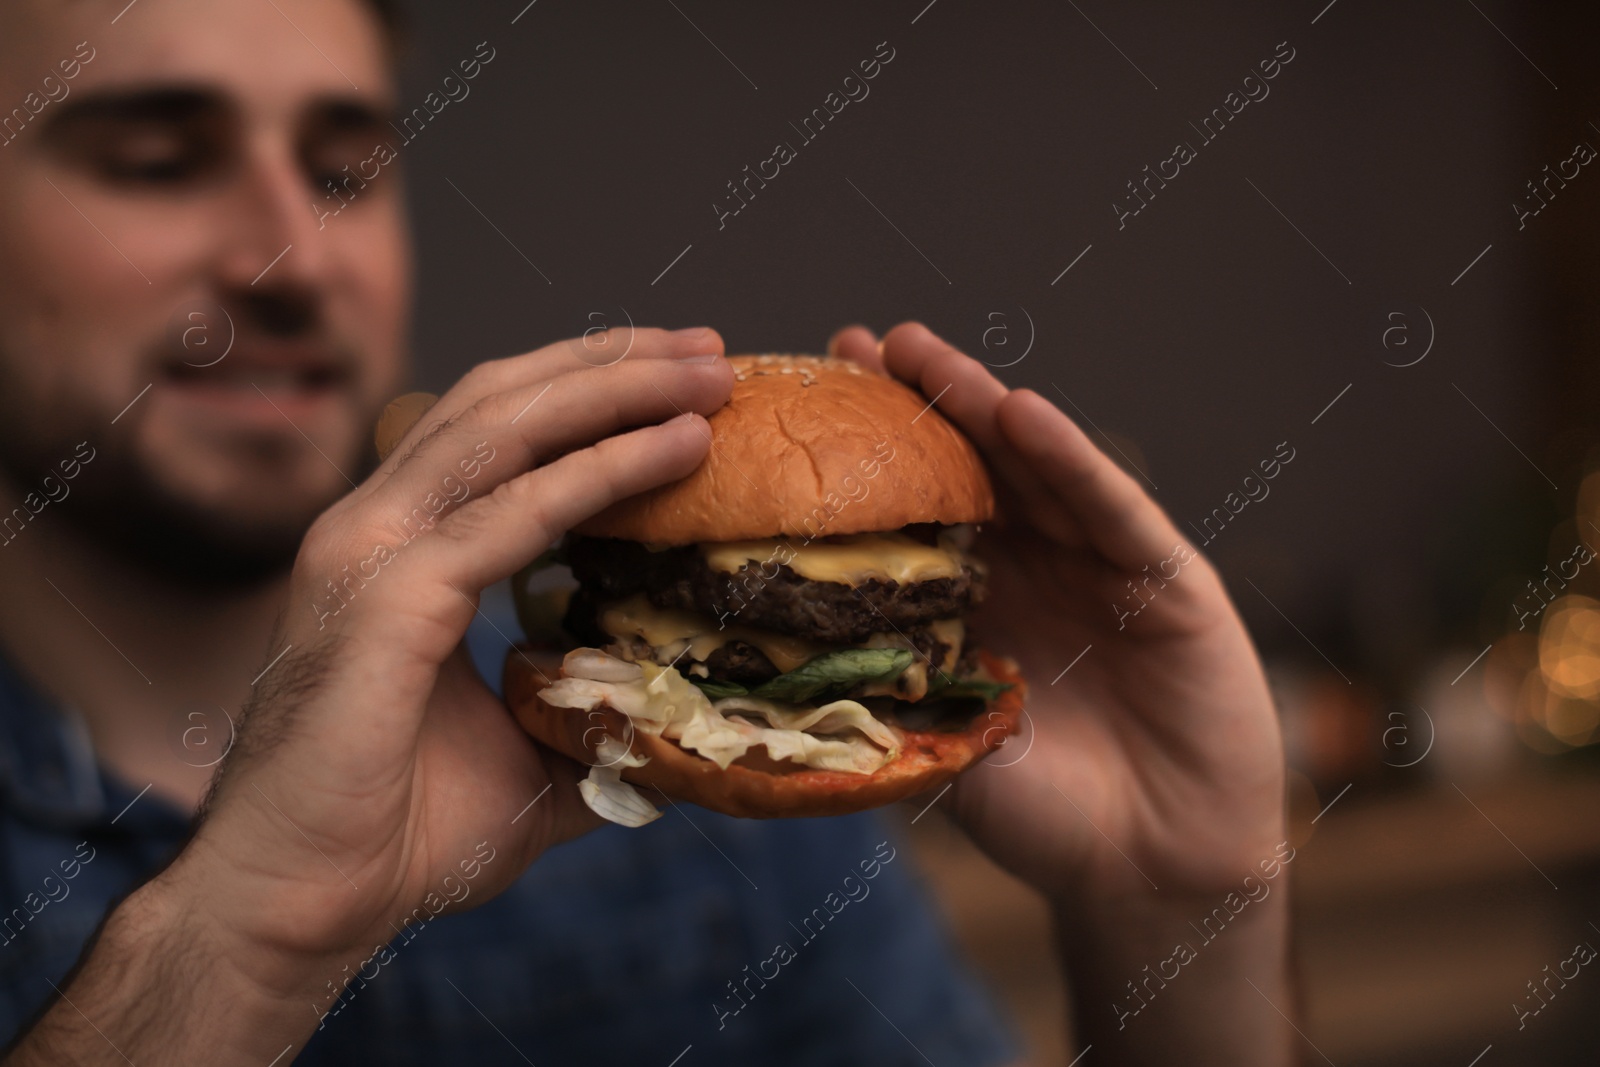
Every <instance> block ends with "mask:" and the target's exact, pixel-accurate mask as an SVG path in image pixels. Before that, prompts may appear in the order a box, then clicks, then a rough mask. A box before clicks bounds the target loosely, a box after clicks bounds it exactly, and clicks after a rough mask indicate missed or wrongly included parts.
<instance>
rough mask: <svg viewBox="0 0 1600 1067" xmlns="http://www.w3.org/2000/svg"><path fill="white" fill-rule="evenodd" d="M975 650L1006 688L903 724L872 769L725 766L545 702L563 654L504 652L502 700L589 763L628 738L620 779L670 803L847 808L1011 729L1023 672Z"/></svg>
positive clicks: (756, 810) (862, 805)
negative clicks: (983, 700) (900, 742)
mask: <svg viewBox="0 0 1600 1067" xmlns="http://www.w3.org/2000/svg"><path fill="white" fill-rule="evenodd" d="M978 655H979V659H980V661H981V662H982V664H983V667H984V669H985V670H986V671H987V672H988V673H989V675H990V677H992V678H994V679H995V680H996V681H1001V682H1010V683H1012V688H1010V689H1008V690H1006V691H1005V692H1004V693H1002V694H1001V695H1000V697H999V698H998V699H997V700H995V701H994V702H993V703H991V704H990V705H989V707H988V708H987V709H986V710H984V711H981V712H979V713H977V714H976V715H974V716H973V718H972V722H971V723H970V724H969V725H968V726H967V728H966V729H965V730H960V731H944V730H905V729H902V730H901V731H900V732H901V733H902V734H903V735H904V738H905V744H904V747H903V748H902V749H901V752H900V755H899V756H898V757H897V758H896V759H895V760H894V761H893V762H891V763H889V764H887V765H885V766H883V767H880V768H879V769H878V770H876V771H874V772H873V773H871V774H852V773H849V772H845V771H824V770H816V769H814V768H811V767H802V766H800V765H799V764H796V763H793V762H791V761H789V760H771V759H768V758H766V754H765V751H764V750H759V749H758V750H757V751H755V752H752V753H748V754H746V755H745V756H743V757H741V759H740V760H739V761H737V762H734V763H732V764H729V766H728V769H727V770H723V769H722V768H721V767H719V766H717V765H716V764H715V763H713V762H712V761H711V760H708V759H706V758H705V757H703V756H699V755H696V754H695V753H693V752H690V751H687V750H686V749H683V748H680V747H679V746H678V745H677V744H675V743H674V742H672V741H669V740H667V739H666V738H664V737H656V736H653V735H651V734H647V733H645V732H643V731H642V730H635V729H633V728H632V725H631V723H630V722H629V720H628V717H627V716H626V715H624V714H623V713H622V712H620V711H617V710H616V709H614V708H612V707H609V706H608V705H605V704H602V705H600V706H598V707H596V708H595V709H594V710H592V711H580V710H577V709H574V708H558V707H555V706H553V705H550V704H547V703H545V702H544V701H543V700H541V699H540V697H539V690H541V689H543V688H545V687H546V686H547V685H549V684H550V683H551V682H553V681H554V680H555V679H556V678H559V677H560V676H561V659H560V656H559V655H557V654H554V653H551V652H548V651H543V652H541V651H539V650H535V649H532V648H529V647H528V646H526V645H521V646H518V647H517V648H515V649H513V650H512V651H511V653H510V654H509V655H508V656H507V657H506V666H505V699H506V703H507V704H508V705H509V706H510V708H511V710H512V713H513V714H514V715H516V717H517V721H518V722H519V723H521V724H522V728H523V729H525V730H527V731H528V733H530V734H532V735H533V737H534V739H535V740H537V741H539V742H541V743H543V744H545V745H548V746H549V747H550V748H553V749H555V750H556V751H557V752H560V753H562V754H563V755H566V756H569V757H571V758H572V759H575V760H577V761H579V762H580V763H583V764H585V765H588V766H593V765H594V764H595V763H597V762H598V760H597V758H596V756H595V747H596V746H597V745H598V744H599V743H600V741H601V739H602V738H603V737H605V736H607V735H609V736H611V737H613V738H615V739H617V740H618V741H622V740H624V739H627V738H631V739H632V740H631V748H632V752H633V755H635V756H638V757H643V758H646V759H648V760H649V762H647V763H645V764H644V765H643V766H642V767H625V768H623V769H622V779H623V781H626V782H631V783H633V784H634V785H637V786H641V787H643V788H644V789H646V790H660V791H661V793H663V794H665V795H666V796H668V797H670V798H672V799H673V800H686V801H689V802H690V803H692V804H698V805H699V806H700V807H702V808H707V809H709V810H711V811H718V812H722V813H723V814H724V815H735V816H739V817H740V818H746V819H783V818H807V817H811V816H818V815H848V814H850V813H851V812H856V811H865V810H866V809H868V808H876V807H882V806H883V805H885V804H892V803H893V802H895V801H897V800H903V799H905V798H906V797H909V796H914V795H916V794H917V793H921V792H923V791H925V790H928V789H933V788H936V787H938V786H941V785H943V784H944V783H945V782H948V781H949V780H950V779H952V778H954V777H955V776H956V775H958V774H960V773H961V772H962V771H964V770H966V769H967V768H968V767H970V766H971V765H972V764H974V763H976V762H977V761H978V760H980V759H982V758H983V757H984V756H986V755H988V754H989V753H990V752H992V751H994V750H995V749H996V748H999V747H1000V746H1001V745H1003V744H1004V743H1005V740H1006V738H1007V737H1009V736H1010V735H1011V734H1013V733H1015V732H1016V730H1017V724H1018V721H1019V719H1020V717H1021V715H1022V705H1023V702H1024V700H1025V699H1026V686H1025V684H1024V683H1023V681H1022V676H1021V675H1020V674H1018V673H1017V668H1016V665H1015V664H1014V663H1012V662H1011V661H1010V660H1008V659H1002V658H1000V657H998V656H991V655H989V654H987V653H985V652H982V651H980V652H979V653H978ZM791 768H792V769H791ZM646 795H647V797H648V798H649V799H651V800H654V799H655V798H654V797H651V796H649V794H648V793H647V794H646Z"/></svg>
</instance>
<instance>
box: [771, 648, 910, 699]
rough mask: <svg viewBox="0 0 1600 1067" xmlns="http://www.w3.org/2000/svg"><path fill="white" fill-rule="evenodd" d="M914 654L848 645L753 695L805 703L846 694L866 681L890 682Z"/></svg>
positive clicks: (804, 665) (812, 660)
mask: <svg viewBox="0 0 1600 1067" xmlns="http://www.w3.org/2000/svg"><path fill="white" fill-rule="evenodd" d="M913 658H914V657H913V655H912V653H911V652H909V651H908V650H906V649H903V648H847V649H842V650H840V651H838V652H824V653H823V654H822V655H820V656H816V657H814V658H812V659H810V660H807V661H806V662H805V663H804V664H803V665H802V666H799V667H796V668H795V669H794V670H792V671H790V672H789V673H787V674H780V675H778V676H777V677H776V678H773V679H770V680H768V681H765V682H762V683H761V684H760V685H758V686H756V687H755V688H754V689H752V690H751V691H750V695H751V696H756V697H761V698H763V699H765V700H781V701H784V702H785V703H789V704H804V703H808V702H811V701H816V700H825V699H827V700H831V699H835V698H837V697H840V696H843V695H844V694H845V693H847V692H849V691H850V690H852V689H854V688H855V687H856V686H858V685H861V684H863V683H866V682H887V681H891V680H893V679H895V678H898V677H899V676H900V673H901V672H902V671H904V670H905V669H906V668H907V667H909V666H911V661H912V659H913Z"/></svg>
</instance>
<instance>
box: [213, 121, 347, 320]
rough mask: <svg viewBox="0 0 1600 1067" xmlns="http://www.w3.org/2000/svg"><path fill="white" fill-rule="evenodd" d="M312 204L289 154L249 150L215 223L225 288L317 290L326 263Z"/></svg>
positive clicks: (324, 280)
mask: <svg viewBox="0 0 1600 1067" xmlns="http://www.w3.org/2000/svg"><path fill="white" fill-rule="evenodd" d="M312 200H313V198H312V194H311V189H310V186H309V185H308V184H307V181H306V177H305V171H304V170H303V169H302V167H301V166H300V165H299V163H298V161H297V160H296V159H295V158H294V156H293V154H292V153H291V152H290V151H288V150H285V149H272V148H265V147H264V148H259V149H257V150H255V151H253V152H252V153H251V154H250V155H249V156H248V158H247V159H246V160H245V162H244V165H243V166H242V167H241V168H240V171H239V173H238V176H237V178H236V180H235V183H234V188H233V190H232V195H230V196H229V197H227V198H226V208H225V211H226V217H225V218H223V219H220V220H219V225H220V226H221V227H222V229H223V230H224V232H225V234H226V237H225V243H224V246H223V248H222V249H221V261H220V263H219V272H220V274H221V279H220V280H221V281H222V283H223V284H224V286H225V287H227V288H231V289H241V290H251V289H261V288H264V287H270V288H271V289H276V290H283V289H295V290H306V291H310V292H318V291H320V289H321V288H322V286H323V285H324V284H325V283H326V281H327V279H326V277H325V276H324V275H325V271H326V269H327V264H328V259H327V256H326V254H325V248H324V242H323V241H321V240H319V237H320V236H322V235H320V234H319V233H318V231H317V220H316V212H315V211H314V209H313V205H312ZM269 283H270V285H269Z"/></svg>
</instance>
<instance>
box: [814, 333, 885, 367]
mask: <svg viewBox="0 0 1600 1067" xmlns="http://www.w3.org/2000/svg"><path fill="white" fill-rule="evenodd" d="M828 355H830V356H833V357H834V358H835V359H847V360H849V361H850V362H852V363H859V364H860V365H861V366H863V367H866V368H867V369H868V370H870V371H874V372H876V373H878V374H888V373H889V372H888V371H887V370H886V369H885V368H884V366H883V355H882V353H881V352H879V351H878V338H877V337H876V336H875V335H874V334H873V332H872V331H871V330H869V329H867V328H866V327H865V326H846V327H845V328H844V329H842V330H840V331H839V332H838V333H836V334H834V335H833V336H832V337H831V338H829V340H828Z"/></svg>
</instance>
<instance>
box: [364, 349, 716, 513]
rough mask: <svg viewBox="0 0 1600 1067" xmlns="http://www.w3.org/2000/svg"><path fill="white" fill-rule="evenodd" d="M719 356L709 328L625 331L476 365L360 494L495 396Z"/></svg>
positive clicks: (392, 453) (402, 439)
mask: <svg viewBox="0 0 1600 1067" xmlns="http://www.w3.org/2000/svg"><path fill="white" fill-rule="evenodd" d="M722 354H723V343H722V337H721V336H720V335H719V334H718V333H717V331H715V330H713V329H710V328H709V327H704V326H695V327H691V328H689V329H685V330H658V329H646V328H643V327H640V328H637V329H635V328H632V327H627V328H623V329H618V330H604V331H598V330H597V331H591V332H589V333H586V334H584V335H583V336H581V337H573V338H568V339H567V340H565V341H557V342H556V343H554V344H550V345H546V346H544V347H543V348H539V349H535V350H534V351H532V352H524V353H522V354H521V355H516V356H509V357H507V358H505V359H492V360H488V361H487V362H484V363H479V364H478V365H476V366H475V367H473V368H472V369H471V370H470V371H468V372H467V373H466V374H465V375H463V376H462V378H461V379H460V380H459V381H457V382H456V384H455V385H453V386H451V387H450V389H449V390H448V391H446V392H445V394H444V395H443V396H442V397H439V398H438V401H437V403H435V404H433V405H432V406H431V407H430V408H429V410H428V412H427V417H425V418H421V419H417V420H415V421H414V423H413V425H412V426H411V427H410V429H408V430H406V431H405V432H404V433H403V434H402V435H401V436H400V437H399V440H398V441H397V442H395V443H394V445H393V447H392V449H391V451H390V452H389V454H388V458H387V459H385V460H384V461H383V462H382V463H380V464H379V465H378V469H377V470H376V471H375V472H374V473H373V475H372V477H371V478H369V479H367V482H366V483H365V484H364V485H363V486H362V488H361V491H360V492H361V493H365V492H370V491H371V490H372V489H374V488H376V487H377V486H378V485H380V484H382V483H383V481H385V480H386V479H387V478H388V477H389V476H390V475H391V474H393V473H394V470H395V468H397V467H398V466H399V465H400V463H401V462H403V461H404V460H405V458H406V456H407V455H408V453H409V452H410V450H411V449H413V448H415V447H416V445H417V442H419V441H421V440H422V439H423V438H424V437H426V436H427V435H428V434H429V433H432V432H433V431H435V430H437V429H438V428H439V427H440V426H441V425H442V424H444V423H446V422H448V421H449V420H450V419H452V418H455V417H456V416H459V415H460V414H462V413H463V412H465V411H467V410H468V409H470V408H471V407H472V405H474V404H476V403H478V402H479V401H480V400H483V399H484V398H485V397H488V396H490V395H493V394H495V393H504V392H509V391H511V390H514V389H519V388H523V387H525V386H529V385H535V384H540V383H543V382H547V381H551V380H554V379H555V378H557V377H558V376H560V375H563V374H570V373H573V372H578V371H587V370H599V369H603V368H606V367H616V366H620V365H622V364H624V362H625V361H626V362H638V361H641V360H662V359H666V360H670V359H676V358H682V357H684V356H698V355H722ZM357 495H360V494H359V493H358V494H357Z"/></svg>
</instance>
